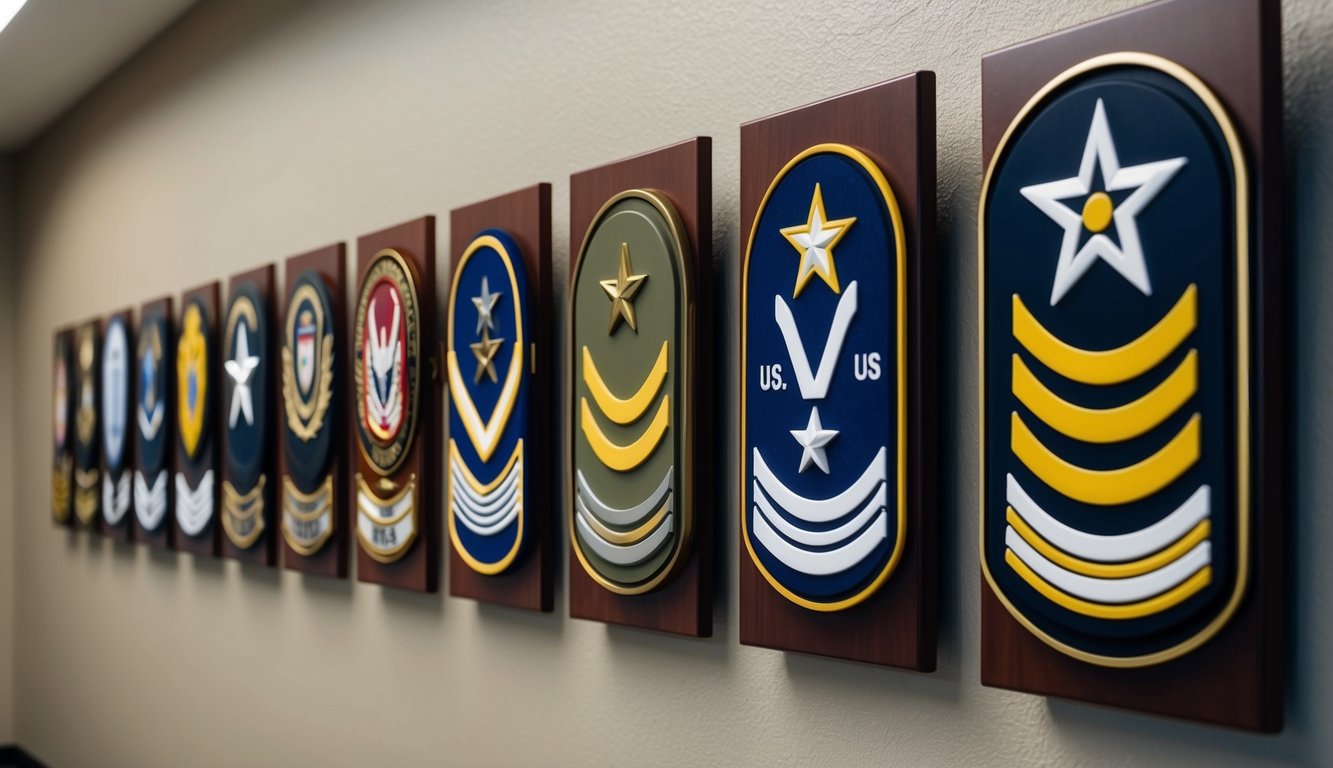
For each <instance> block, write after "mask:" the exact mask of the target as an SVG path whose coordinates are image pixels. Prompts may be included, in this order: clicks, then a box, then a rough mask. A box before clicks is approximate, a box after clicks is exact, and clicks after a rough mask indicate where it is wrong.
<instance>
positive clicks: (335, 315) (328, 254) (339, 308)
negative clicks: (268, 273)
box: [277, 243, 352, 579]
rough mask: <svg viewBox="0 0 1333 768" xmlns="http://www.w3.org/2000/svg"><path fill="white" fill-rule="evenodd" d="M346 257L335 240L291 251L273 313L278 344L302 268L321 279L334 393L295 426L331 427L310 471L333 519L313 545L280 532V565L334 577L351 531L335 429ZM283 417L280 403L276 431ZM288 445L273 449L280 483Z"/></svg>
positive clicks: (340, 395)
mask: <svg viewBox="0 0 1333 768" xmlns="http://www.w3.org/2000/svg"><path fill="white" fill-rule="evenodd" d="M346 257H347V246H346V245H345V244H343V243H338V244H337V245H330V246H327V247H325V248H320V249H318V250H315V251H311V252H310V253H306V254H302V255H300V256H293V257H291V258H289V259H287V267H286V272H287V276H286V279H285V283H284V284H285V285H286V298H285V299H284V302H283V313H282V315H280V316H279V317H278V336H279V342H278V344H279V346H282V344H284V343H285V341H284V340H285V339H287V335H288V334H289V333H291V334H293V335H294V334H295V333H296V332H297V331H296V329H295V328H292V329H290V330H289V328H288V322H289V319H288V317H287V314H288V313H289V312H290V311H292V306H291V302H292V299H293V295H292V291H293V289H294V286H295V285H296V283H297V281H298V280H299V279H300V278H301V276H302V275H303V274H306V273H315V274H317V275H318V277H319V278H320V279H322V280H323V284H324V289H325V291H327V294H328V302H329V306H330V307H331V308H332V312H331V315H332V317H330V318H328V319H327V320H325V323H324V324H325V327H324V328H323V329H320V328H318V327H317V328H316V333H318V334H322V335H321V336H320V337H319V338H318V339H317V341H318V342H319V344H320V346H321V354H322V345H323V338H322V336H323V335H327V334H328V333H329V332H331V333H332V350H333V358H334V359H333V368H332V369H331V370H330V375H331V376H332V377H333V381H332V385H333V393H332V395H331V397H330V399H329V404H328V411H327V412H326V413H325V414H323V416H322V417H317V416H316V415H315V414H312V415H311V416H309V417H307V418H304V419H302V421H301V424H300V426H302V427H304V428H306V429H313V430H315V432H316V434H315V435H313V436H311V440H320V439H322V438H321V436H320V435H318V434H317V433H318V432H319V431H320V430H329V432H330V438H329V440H330V442H331V447H330V450H329V455H328V457H327V458H326V459H325V461H326V462H327V463H326V464H325V465H324V466H325V470H324V471H323V472H322V473H321V472H315V473H314V474H316V475H318V474H322V475H323V476H324V478H326V480H327V482H328V488H329V494H330V496H331V498H330V499H329V501H328V504H329V510H328V514H329V517H330V520H331V522H332V530H331V531H330V532H329V533H328V535H327V538H325V539H324V541H323V543H322V544H318V545H316V544H314V542H313V541H311V542H306V541H304V540H302V539H300V538H289V537H288V536H287V535H286V534H285V533H284V535H283V537H282V549H283V557H282V564H283V567H284V568H287V569H289V570H293V571H301V572H303V573H309V574H313V575H316V576H328V577H332V578H338V579H345V578H347V543H348V540H349V537H350V535H351V534H350V531H351V525H352V518H351V516H350V515H349V514H348V508H347V488H348V484H347V453H346V452H345V451H343V450H342V446H343V445H344V442H345V441H344V440H343V439H342V435H341V434H340V430H342V429H343V424H344V423H345V416H344V408H345V404H346V402H347V398H348V392H349V391H350V388H351V383H352V382H351V379H350V377H349V376H348V375H347V374H348V357H347V350H348V348H349V346H350V344H349V343H348V341H347V339H348V337H347V335H346V333H347V323H346V320H345V317H346V312H345V309H344V307H345V306H346V300H345V298H344V294H345V293H346V286H347V258H346ZM310 300H311V301H314V302H318V301H319V300H320V299H319V297H318V296H313V297H312V298H311V299H310ZM295 364H296V363H293V365H295ZM284 365H285V363H284ZM297 375H298V374H297V373H296V372H295V371H293V376H297ZM278 376H279V382H278V386H279V389H280V390H282V391H283V394H282V395H281V398H282V399H280V400H279V402H280V403H284V404H285V400H286V397H287V395H286V393H285V385H284V384H283V383H282V374H281V373H279V374H278ZM297 386H299V385H297ZM297 396H300V394H299V390H298V391H297ZM288 418H289V415H288V414H287V412H286V409H285V407H284V408H280V409H279V410H278V411H277V419H278V422H279V423H278V432H279V434H283V433H285V432H286V431H287V429H286V426H285V424H286V421H287V419H288ZM298 418H300V417H298ZM315 418H319V419H320V421H321V422H322V423H321V424H318V425H316V424H313V423H312V422H313V419H315ZM282 439H283V440H284V441H286V440H292V441H293V447H292V449H298V448H296V447H295V446H297V445H299V446H301V447H300V448H299V449H300V450H306V448H305V447H304V446H305V442H303V441H301V440H300V439H299V438H295V437H289V436H286V435H284V437H283V438H282ZM287 450H288V448H286V447H284V449H282V450H279V451H278V455H279V457H280V460H281V461H280V466H281V468H282V469H281V473H282V477H283V483H284V484H285V483H287V482H289V481H292V478H291V473H292V472H293V468H292V467H291V466H290V464H291V462H290V461H289V460H288V457H287ZM293 482H294V481H293ZM307 485H308V486H309V487H307V488H300V487H298V488H297V490H298V492H301V491H312V492H313V491H314V490H315V489H317V488H318V487H320V486H322V485H323V481H318V480H316V481H312V482H310V483H308V484H307ZM278 493H279V498H281V494H282V490H281V489H279V491H278ZM280 504H281V502H280ZM282 514H283V512H282V510H281V509H279V516H282ZM280 525H286V523H285V522H282V523H280ZM293 541H297V542H298V543H299V546H300V549H299V550H298V549H297V548H296V547H294V546H293V544H292V542H293ZM311 547H315V548H314V549H313V551H311ZM303 550H304V551H303Z"/></svg>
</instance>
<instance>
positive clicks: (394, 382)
mask: <svg viewBox="0 0 1333 768" xmlns="http://www.w3.org/2000/svg"><path fill="white" fill-rule="evenodd" d="M356 258H357V275H358V276H359V278H358V285H357V306H356V312H355V316H354V319H353V320H352V346H351V349H352V360H351V364H352V370H353V375H352V379H353V382H354V383H353V390H352V397H353V403H352V404H351V405H350V406H349V407H348V409H347V410H348V413H349V415H350V416H351V427H350V432H351V434H350V436H349V438H350V441H351V445H350V446H349V450H350V451H352V452H353V454H354V455H355V456H356V458H355V459H354V466H355V469H354V470H353V472H352V478H351V483H352V487H351V494H352V498H353V499H355V502H354V504H353V517H354V519H355V523H354V527H355V530H356V533H355V535H356V539H357V556H356V577H357V579H358V580H360V581H368V582H373V583H376V584H383V585H385V586H390V587H399V588H402V589H413V590H417V591H419V592H434V591H436V590H438V589H439V584H440V562H439V556H440V510H439V506H438V503H437V500H438V499H439V497H440V487H441V485H440V483H441V473H440V462H439V450H440V448H439V446H440V432H441V430H440V425H439V422H438V421H437V419H438V418H439V413H440V402H439V401H440V380H441V379H440V376H439V370H438V365H439V358H438V355H437V354H436V344H437V334H436V316H435V217H434V216H423V217H422V218H420V219H416V220H414V221H409V222H407V223H405V224H400V225H398V226H396V227H390V228H389V229H386V230H383V231H380V232H376V233H374V234H370V235H365V236H364V237H361V238H359V239H358V240H357V255H356Z"/></svg>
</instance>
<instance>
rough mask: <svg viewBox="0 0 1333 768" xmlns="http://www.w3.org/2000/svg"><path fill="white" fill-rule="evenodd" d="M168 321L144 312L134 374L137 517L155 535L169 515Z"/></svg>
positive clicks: (164, 317)
mask: <svg viewBox="0 0 1333 768" xmlns="http://www.w3.org/2000/svg"><path fill="white" fill-rule="evenodd" d="M167 342H168V338H167V318H166V316H165V315H164V314H162V312H160V311H145V312H144V314H143V316H142V317H140V319H139V343H138V352H137V354H136V356H135V371H136V375H137V376H138V377H139V387H138V391H137V398H136V403H135V408H134V421H135V427H136V428H137V429H138V430H139V434H138V446H139V466H138V467H137V468H136V469H135V472H134V514H135V517H136V518H137V520H138V522H139V525H140V526H141V527H142V528H143V529H144V530H147V531H155V530H157V529H158V528H159V527H160V526H161V525H162V521H163V520H164V519H165V518H166V514H167V451H168V445H169V442H168V438H169V432H168V430H166V429H165V428H164V426H163V425H164V422H165V421H166V418H167V402H168V389H167V387H168V386H169V385H168V382H169V381H170V380H171V379H170V375H169V374H168V372H167V371H165V370H164V369H163V365H162V363H163V360H164V357H163V352H164V351H165V350H166V344H167Z"/></svg>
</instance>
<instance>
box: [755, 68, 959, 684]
mask: <svg viewBox="0 0 1333 768" xmlns="http://www.w3.org/2000/svg"><path fill="white" fill-rule="evenodd" d="M741 220H742V221H744V222H747V223H748V224H749V226H750V230H749V234H748V239H747V240H746V241H745V247H746V256H745V264H744V267H743V268H742V269H743V272H742V275H743V277H742V281H741V286H742V287H741V290H742V294H741V307H742V310H741V370H742V371H743V374H742V378H741V381H740V387H741V403H742V417H741V439H740V450H741V454H740V457H739V462H740V467H741V479H740V487H741V504H740V531H741V532H742V541H741V545H740V575H741V604H740V617H741V627H740V639H741V642H742V643H745V644H748V645H761V646H766V647H770V648H778V649H781V650H793V651H803V652H806V653H817V654H823V655H827V656H837V657H840V658H848V659H855V660H857V661H865V662H871V663H877V664H888V665H893V666H900V667H907V668H909V669H915V670H926V671H929V670H933V669H934V668H935V635H936V604H935V599H936V597H935V593H936V581H937V570H938V566H937V555H936V547H935V539H936V518H937V510H936V509H935V501H934V500H935V483H936V478H935V472H934V467H935V457H934V445H935V440H934V434H935V431H936V423H935V421H936V420H935V414H936V407H935V389H936V384H935V382H936V375H935V360H936V354H935V346H936V344H937V341H936V339H935V335H934V327H935V326H934V319H933V318H934V307H935V305H936V304H937V302H936V300H935V296H934V269H935V267H934V226H935V81H934V75H933V74H932V73H929V72H922V73H916V74H912V75H908V76H906V77H903V78H899V79H897V80H894V81H891V82H887V83H883V84H880V85H876V86H873V87H870V88H866V89H863V90H860V91H856V92H853V93H850V94H847V95H844V96H839V97H836V98H833V99H829V100H827V101H822V102H819V103H817V104H812V105H810V106H807V107H803V108H801V109H796V110H792V111H790V112H784V113H782V114H780V115H776V116H773V117H769V118H765V119H762V120H758V121H755V122H752V123H747V124H746V125H744V126H742V128H741Z"/></svg>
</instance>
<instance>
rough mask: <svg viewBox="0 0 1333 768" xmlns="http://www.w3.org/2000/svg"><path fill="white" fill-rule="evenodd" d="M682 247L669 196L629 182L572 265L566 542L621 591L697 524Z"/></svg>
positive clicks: (655, 575)
mask: <svg viewBox="0 0 1333 768" xmlns="http://www.w3.org/2000/svg"><path fill="white" fill-rule="evenodd" d="M689 249H690V246H689V241H688V240H687V239H686V237H685V233H684V227H683V225H682V224H681V220H680V217H679V215H678V214H677V212H676V209H675V207H674V206H673V205H672V203H671V201H670V200H668V199H667V198H666V197H665V196H663V195H661V194H659V193H657V192H654V191H651V190H630V191H627V192H622V193H621V194H618V195H616V196H615V197H613V198H611V200H609V201H608V202H607V203H606V205H604V206H603V207H602V209H601V211H599V212H598V214H597V215H596V216H595V217H594V218H593V222H592V224H591V226H589V228H588V233H587V235H586V236H585V237H584V239H583V245H582V247H581V248H580V249H579V254H578V259H577V261H576V262H575V264H574V267H573V280H572V288H571V297H570V313H571V317H570V329H571V338H572V342H573V347H572V349H571V353H572V358H571V363H570V373H571V376H572V377H573V381H572V385H571V388H570V393H571V405H572V408H573V411H572V413H571V418H572V422H571V423H572V424H573V425H574V427H573V434H572V435H571V438H572V443H573V445H572V463H571V469H572V477H571V478H570V479H569V482H570V487H571V488H572V489H573V495H574V498H573V501H572V503H571V505H570V519H569V529H570V540H571V542H572V544H573V548H574V554H575V556H576V557H577V558H578V560H579V563H580V564H581V565H582V566H583V568H584V570H585V571H586V572H587V573H588V575H589V576H591V577H592V579H593V580H594V581H596V582H598V583H599V584H601V585H602V586H603V587H605V588H606V589H608V590H610V591H612V592H616V593H618V594H639V593H643V592H647V591H649V590H652V589H653V588H655V587H657V586H658V585H660V584H662V583H663V582H664V581H665V580H666V579H667V578H668V577H669V576H670V575H671V574H672V573H673V572H674V570H675V568H676V567H677V565H679V564H680V563H681V561H682V560H683V559H684V553H685V552H686V551H687V548H688V546H689V543H690V539H691V536H692V533H693V510H692V509H691V508H690V506H689V504H688V501H687V500H688V499H689V498H690V493H689V492H690V488H689V485H688V484H689V483H690V478H691V470H692V468H691V467H689V466H688V464H689V458H688V457H689V456H690V455H691V448H692V445H691V441H692V440H693V439H694V435H692V434H690V428H689V424H690V420H689V415H690V413H691V409H692V408H693V403H692V402H690V399H689V395H688V393H689V387H688V386H687V385H686V382H688V381H689V377H690V376H691V375H692V373H693V372H692V371H690V370H688V367H689V365H690V359H691V357H690V356H691V355H692V353H693V350H692V349H691V345H692V343H693V331H694V329H693V326H692V323H693V312H692V304H691V302H692V297H691V295H690V284H691V276H690V273H689V263H690V253H689Z"/></svg>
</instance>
